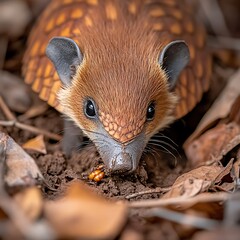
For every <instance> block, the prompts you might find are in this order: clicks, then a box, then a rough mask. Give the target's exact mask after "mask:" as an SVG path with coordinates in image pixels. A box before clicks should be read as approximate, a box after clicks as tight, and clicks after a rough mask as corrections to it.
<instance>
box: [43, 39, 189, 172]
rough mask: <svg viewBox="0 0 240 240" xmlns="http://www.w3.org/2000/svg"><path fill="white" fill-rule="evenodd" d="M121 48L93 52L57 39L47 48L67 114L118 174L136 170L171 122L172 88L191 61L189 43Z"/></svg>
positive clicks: (115, 47)
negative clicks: (157, 47) (157, 135)
mask: <svg viewBox="0 0 240 240" xmlns="http://www.w3.org/2000/svg"><path fill="white" fill-rule="evenodd" d="M122 46H123V47H121V48H118V47H117V45H116V46H115V45H114V44H111V45H108V47H106V46H102V47H101V46H99V49H94V47H93V50H92V51H91V52H89V51H88V49H86V48H85V49H84V48H81V47H79V45H78V44H77V43H76V42H74V41H73V40H71V39H69V38H63V37H56V38H53V39H52V40H51V41H50V42H49V45H48V47H47V56H48V57H49V58H50V60H51V61H52V62H53V63H54V65H55V68H56V70H57V72H58V74H59V77H60V79H61V81H62V83H63V89H62V90H61V91H60V93H59V100H60V102H61V104H62V105H63V107H64V109H65V113H66V114H67V115H68V116H70V117H71V118H72V119H73V120H74V121H75V123H76V124H77V125H78V126H79V127H80V128H81V129H82V130H83V132H84V133H85V134H86V135H87V136H88V137H89V138H90V139H91V140H92V141H93V142H94V144H95V145H96V147H97V149H98V151H99V153H100V155H101V157H102V159H103V161H104V163H105V164H106V166H107V167H108V168H109V169H110V170H112V171H113V172H131V171H134V170H135V169H136V168H137V166H138V163H139V160H140V158H141V155H142V152H143V150H144V148H145V147H146V144H147V142H148V141H149V139H150V137H151V136H152V135H153V134H155V133H156V132H157V131H158V130H159V129H161V128H163V127H165V126H166V125H167V124H169V123H170V122H171V121H172V119H173V117H172V115H173V114H172V110H173V108H174V107H175V104H176V96H175V95H174V94H173V93H172V91H171V90H172V88H173V87H174V86H175V84H176V81H177V79H178V76H179V74H180V73H181V71H182V70H183V68H184V67H185V66H186V65H187V63H188V61H189V51H188V47H187V45H186V44H185V43H184V41H173V42H170V43H168V44H167V45H165V46H161V49H160V50H159V51H158V52H157V51H153V52H151V53H148V52H147V51H148V50H147V49H148V48H146V49H145V50H142V49H141V48H138V47H137V46H131V45H130V44H129V45H128V46H125V45H124V44H122ZM94 52H95V53H94ZM94 54H95V55H94Z"/></svg>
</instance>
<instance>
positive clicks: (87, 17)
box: [84, 16, 93, 27]
mask: <svg viewBox="0 0 240 240" xmlns="http://www.w3.org/2000/svg"><path fill="white" fill-rule="evenodd" d="M84 23H85V25H86V26H88V27H92V25H93V22H92V19H91V18H90V17H89V16H86V17H85V18H84Z"/></svg>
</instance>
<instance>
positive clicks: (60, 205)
mask: <svg viewBox="0 0 240 240" xmlns="http://www.w3.org/2000/svg"><path fill="white" fill-rule="evenodd" d="M44 212H45V215H46V218H47V220H48V221H49V222H50V224H51V225H52V226H53V228H54V229H55V231H56V232H57V233H58V234H59V237H60V238H61V239H65V238H67V239H68V238H80V239H114V238H115V237H116V236H117V235H118V234H119V233H120V230H121V229H122V228H123V226H124V224H125V223H126V220H127V212H128V210H127V207H126V205H125V204H124V203H123V202H117V203H116V202H112V201H107V200H106V199H104V198H102V197H100V196H99V195H96V194H95V193H93V192H92V191H91V190H90V189H89V188H88V187H86V186H85V185H84V184H82V183H79V182H78V183H74V184H72V185H71V186H70V188H69V190H68V192H67V194H66V196H65V197H64V198H62V199H59V200H56V201H47V202H46V203H45V207H44Z"/></svg>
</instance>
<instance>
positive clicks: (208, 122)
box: [184, 70, 240, 149]
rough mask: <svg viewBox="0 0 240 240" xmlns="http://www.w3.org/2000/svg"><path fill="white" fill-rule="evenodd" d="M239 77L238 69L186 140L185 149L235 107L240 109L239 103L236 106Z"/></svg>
mask: <svg viewBox="0 0 240 240" xmlns="http://www.w3.org/2000/svg"><path fill="white" fill-rule="evenodd" d="M239 79H240V70H238V71H237V72H236V73H235V74H234V75H233V76H232V77H231V78H230V79H229V81H228V84H227V85H226V87H225V89H224V90H223V91H222V93H221V94H220V96H219V97H218V98H217V99H216V100H215V102H214V104H213V105H212V107H211V108H210V110H209V111H208V112H207V113H206V114H205V116H204V117H203V118H202V120H201V122H200V123H199V125H198V127H197V129H196V130H195V131H194V133H193V134H192V135H191V136H190V137H189V138H188V139H187V140H186V142H185V143H184V148H185V149H186V148H187V145H188V144H189V143H191V142H192V141H193V140H194V139H196V138H198V137H199V136H200V135H201V134H202V133H203V132H205V131H206V130H208V129H209V128H211V127H212V126H213V125H214V123H216V122H218V121H219V120H220V119H225V118H227V117H228V116H229V115H231V112H232V111H233V108H234V109H235V110H236V109H238V111H239V109H240V106H239V104H238V108H237V106H234V103H235V102H237V103H239V96H240V84H239ZM233 106H234V107H233ZM235 110H234V111H235ZM215 125H216V124H215Z"/></svg>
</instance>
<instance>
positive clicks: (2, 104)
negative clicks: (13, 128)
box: [0, 96, 16, 121]
mask: <svg viewBox="0 0 240 240" xmlns="http://www.w3.org/2000/svg"><path fill="white" fill-rule="evenodd" d="M0 108H1V109H2V111H3V114H4V115H5V116H6V118H7V119H8V120H9V121H13V120H16V117H15V116H14V115H13V113H12V112H11V111H10V109H9V108H8V106H7V104H6V103H5V102H4V100H3V98H2V97H1V96H0Z"/></svg>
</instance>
